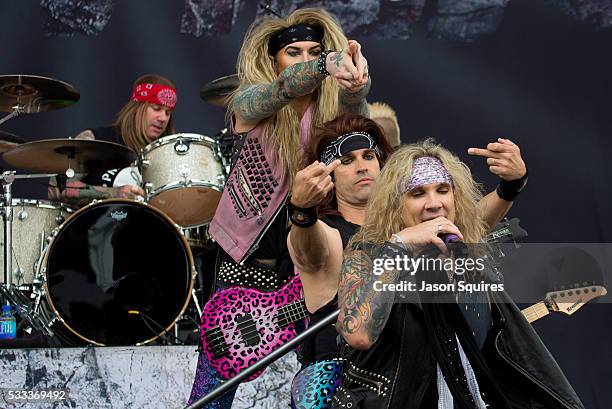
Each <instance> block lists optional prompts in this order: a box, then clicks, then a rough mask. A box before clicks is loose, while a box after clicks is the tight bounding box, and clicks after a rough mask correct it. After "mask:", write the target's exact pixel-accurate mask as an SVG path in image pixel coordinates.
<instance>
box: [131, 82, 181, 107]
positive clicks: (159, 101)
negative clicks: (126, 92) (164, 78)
mask: <svg viewBox="0 0 612 409" xmlns="http://www.w3.org/2000/svg"><path fill="white" fill-rule="evenodd" d="M176 99H177V98H176V90H175V89H174V88H172V87H169V86H167V85H161V84H137V85H136V87H135V88H134V92H133V93H132V101H138V102H149V103H151V104H156V105H163V106H167V107H168V108H172V109H174V107H175V106H176Z"/></svg>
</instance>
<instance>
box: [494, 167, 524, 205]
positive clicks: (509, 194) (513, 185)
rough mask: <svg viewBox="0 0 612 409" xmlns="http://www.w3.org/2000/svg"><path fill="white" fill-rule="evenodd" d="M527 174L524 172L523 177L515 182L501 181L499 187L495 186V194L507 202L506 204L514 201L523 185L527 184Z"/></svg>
mask: <svg viewBox="0 0 612 409" xmlns="http://www.w3.org/2000/svg"><path fill="white" fill-rule="evenodd" d="M527 179H528V173H527V172H525V175H524V176H523V177H522V178H520V179H516V180H503V179H502V180H501V181H500V182H499V185H498V186H497V189H496V192H497V196H499V197H500V198H501V199H503V200H507V201H508V202H512V201H514V199H516V197H517V196H518V195H519V194H520V193H521V192H522V191H523V189H524V188H525V185H526V184H527Z"/></svg>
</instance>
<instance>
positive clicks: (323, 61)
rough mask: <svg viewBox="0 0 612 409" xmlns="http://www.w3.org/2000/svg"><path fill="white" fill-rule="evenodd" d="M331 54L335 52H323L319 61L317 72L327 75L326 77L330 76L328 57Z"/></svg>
mask: <svg viewBox="0 0 612 409" xmlns="http://www.w3.org/2000/svg"><path fill="white" fill-rule="evenodd" d="M329 53H333V51H332V50H327V51H323V52H321V55H319V59H318V60H317V71H319V74H322V75H325V76H326V77H327V76H328V75H329V71H327V55H328V54H329Z"/></svg>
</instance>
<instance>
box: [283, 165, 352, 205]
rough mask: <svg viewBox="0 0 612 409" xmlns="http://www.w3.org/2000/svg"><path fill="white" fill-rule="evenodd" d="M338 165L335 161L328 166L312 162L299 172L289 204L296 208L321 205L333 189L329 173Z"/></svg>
mask: <svg viewBox="0 0 612 409" xmlns="http://www.w3.org/2000/svg"><path fill="white" fill-rule="evenodd" d="M338 165H340V160H338V159H336V160H334V161H333V162H332V163H330V164H329V165H325V164H324V163H322V162H319V161H314V162H313V163H311V164H310V165H308V166H306V167H305V168H304V169H302V170H300V171H299V172H298V173H297V174H296V175H295V179H294V181H293V188H292V190H291V203H292V204H293V205H294V206H297V207H303V208H308V207H313V206H316V205H318V204H320V203H321V201H322V200H323V199H324V198H325V197H326V196H327V194H328V193H329V192H330V191H331V190H332V189H333V188H334V182H332V177H331V173H332V172H333V171H334V169H336V168H337V167H338Z"/></svg>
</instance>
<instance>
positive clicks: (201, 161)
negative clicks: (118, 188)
mask: <svg viewBox="0 0 612 409" xmlns="http://www.w3.org/2000/svg"><path fill="white" fill-rule="evenodd" d="M140 173H141V174H142V181H143V183H144V190H145V192H146V194H147V201H148V202H149V203H150V204H151V205H153V206H155V207H157V208H158V209H160V210H162V211H163V212H164V213H166V214H167V215H168V216H170V218H171V219H172V220H174V221H175V222H176V223H177V224H178V225H180V226H182V227H194V226H200V225H203V224H205V223H208V222H209V221H210V220H211V219H212V217H213V215H214V214H215V210H216V209H217V205H218V204H219V200H220V199H221V192H222V191H223V186H224V184H225V176H224V172H223V165H222V162H221V156H220V155H219V153H218V145H217V143H216V142H215V141H214V140H213V139H211V138H209V137H207V136H203V135H198V134H190V133H185V134H177V135H169V136H165V137H163V138H159V139H157V140H155V141H154V142H152V143H150V144H149V145H147V146H145V147H144V149H143V150H142V152H141V156H140Z"/></svg>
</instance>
